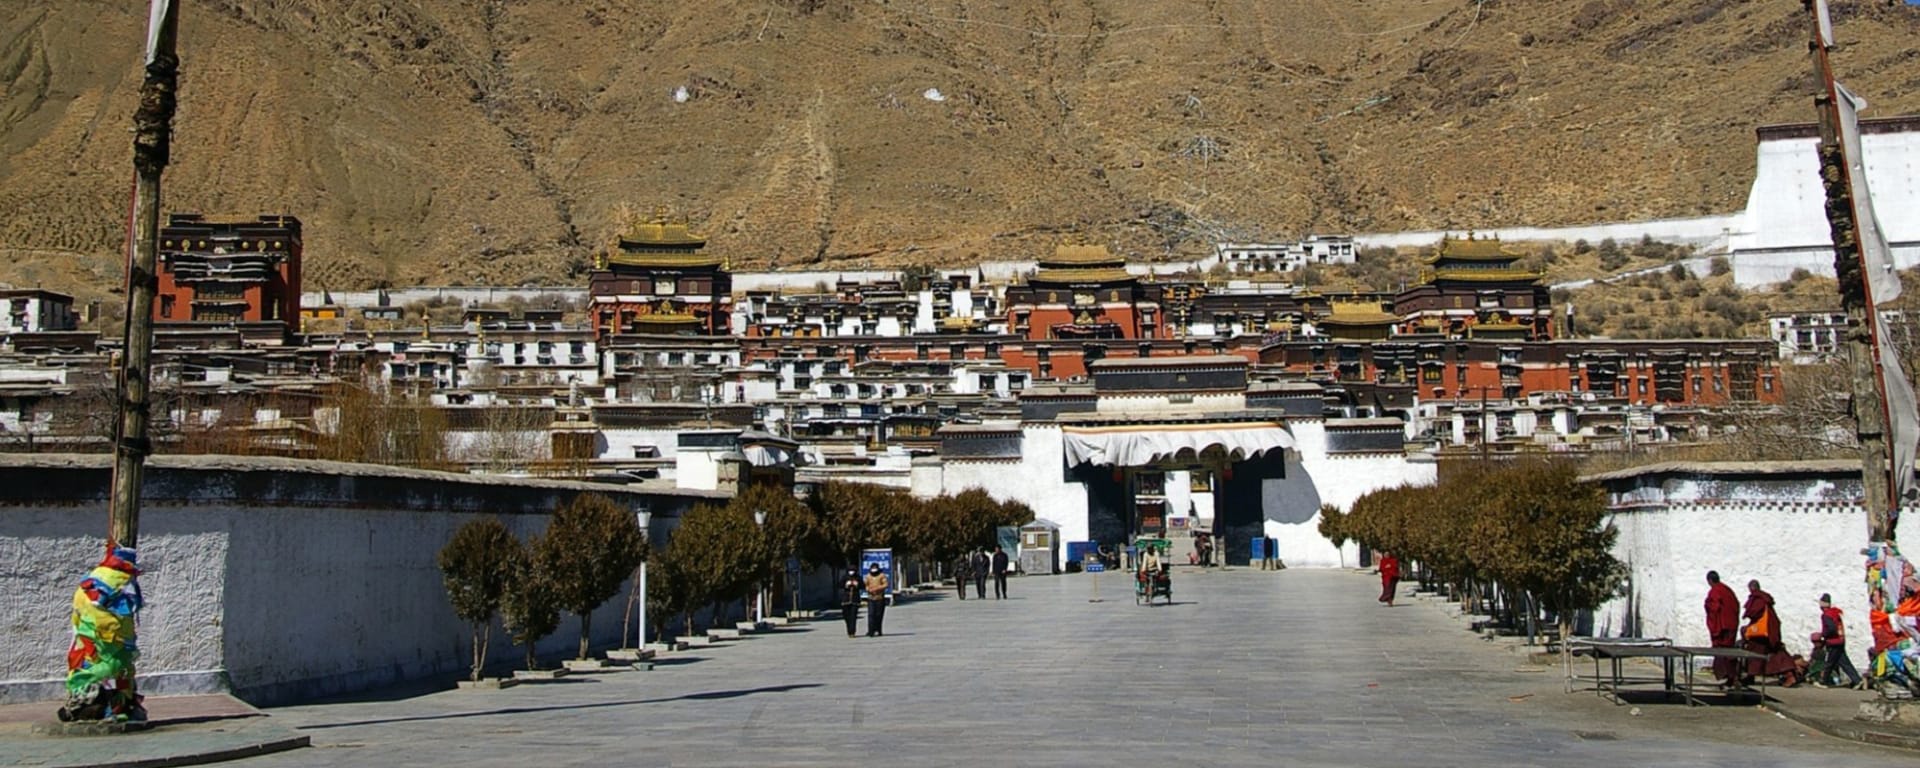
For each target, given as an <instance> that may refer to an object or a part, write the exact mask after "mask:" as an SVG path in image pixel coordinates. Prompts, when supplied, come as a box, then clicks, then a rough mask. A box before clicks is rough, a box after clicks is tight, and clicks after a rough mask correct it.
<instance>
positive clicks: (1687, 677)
mask: <svg viewBox="0 0 1920 768" xmlns="http://www.w3.org/2000/svg"><path fill="white" fill-rule="evenodd" d="M1568 645H1569V646H1570V647H1571V648H1570V652H1571V653H1572V654H1573V655H1575V656H1584V657H1588V658H1591V659H1593V676H1592V677H1591V678H1584V681H1585V682H1590V683H1591V684H1592V685H1591V687H1587V688H1581V689H1580V690H1591V691H1597V692H1599V694H1600V696H1601V697H1603V698H1606V699H1609V700H1611V701H1612V702H1613V703H1615V704H1624V703H1626V701H1625V700H1623V699H1622V698H1621V697H1620V694H1621V693H1622V691H1623V690H1625V689H1627V688H1629V687H1633V686H1652V685H1657V686H1659V687H1660V690H1661V692H1662V693H1664V694H1665V695H1666V696H1667V698H1668V699H1670V700H1671V699H1672V698H1674V697H1676V696H1677V697H1678V698H1679V699H1680V700H1681V701H1682V702H1684V703H1686V704H1687V705H1689V706H1703V705H1704V704H1705V702H1703V701H1701V700H1700V699H1699V696H1698V695H1697V694H1698V693H1699V692H1700V689H1701V688H1702V687H1704V686H1711V687H1712V689H1713V690H1714V691H1715V692H1720V691H1722V690H1724V691H1725V692H1726V693H1727V694H1728V695H1733V694H1735V693H1737V692H1739V691H1741V690H1743V689H1737V688H1736V689H1722V688H1721V687H1720V685H1719V684H1718V683H1706V684H1701V683H1698V682H1697V679H1696V675H1695V666H1696V665H1695V664H1694V661H1695V660H1696V659H1698V658H1700V657H1708V658H1715V659H1733V660H1735V661H1738V662H1742V663H1744V662H1747V661H1751V660H1754V659H1765V658H1766V656H1765V655H1763V654H1758V653H1754V652H1752V651H1747V650H1742V649H1740V648H1715V647H1704V646H1677V645H1673V644H1672V642H1671V641H1669V640H1666V639H1664V638H1656V639H1650V640H1641V639H1631V640H1618V641H1608V640H1601V639H1592V638H1588V639H1582V640H1575V641H1573V642H1571V643H1569V644H1568ZM1631 659H1646V660H1649V661H1657V662H1658V663H1659V664H1660V667H1661V674H1660V676H1659V677H1652V676H1636V675H1630V674H1628V673H1627V672H1626V671H1625V669H1624V668H1623V665H1624V663H1625V662H1626V661H1628V660H1631ZM1676 666H1678V667H1679V670H1676V669H1675V667H1676ZM1576 680H1582V678H1578V677H1576V676H1575V675H1574V674H1573V672H1572V670H1568V674H1567V690H1568V692H1572V691H1573V690H1574V688H1573V684H1574V682H1575V681H1576ZM1756 682H1758V683H1759V685H1760V688H1759V690H1758V691H1755V693H1756V694H1757V695H1758V696H1759V698H1760V699H1761V700H1762V701H1764V700H1766V696H1767V692H1766V679H1765V678H1764V677H1761V678H1757V679H1756ZM1744 690H1748V691H1752V689H1744Z"/></svg>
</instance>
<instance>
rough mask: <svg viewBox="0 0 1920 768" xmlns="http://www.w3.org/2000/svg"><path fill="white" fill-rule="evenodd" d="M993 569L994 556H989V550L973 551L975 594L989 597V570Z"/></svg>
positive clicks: (979, 596) (985, 597)
mask: <svg viewBox="0 0 1920 768" xmlns="http://www.w3.org/2000/svg"><path fill="white" fill-rule="evenodd" d="M992 569H993V558H990V557H987V551H986V550H984V549H976V550H974V551H973V596H974V597H977V598H980V599H982V600H985V599H987V572H988V571H990V570H992Z"/></svg>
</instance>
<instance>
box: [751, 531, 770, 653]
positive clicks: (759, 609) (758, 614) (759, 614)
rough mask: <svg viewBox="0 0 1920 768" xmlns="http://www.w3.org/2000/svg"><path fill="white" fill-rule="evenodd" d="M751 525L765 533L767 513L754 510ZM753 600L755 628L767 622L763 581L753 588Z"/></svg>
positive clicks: (765, 594) (764, 584)
mask: <svg viewBox="0 0 1920 768" xmlns="http://www.w3.org/2000/svg"><path fill="white" fill-rule="evenodd" d="M753 524H754V526H755V527H757V528H760V529H761V530H762V531H765V530H766V527H767V511H766V510H764V509H756V510H754V511H753ZM753 600H754V606H753V624H754V626H756V627H757V626H759V625H761V624H764V623H766V621H767V585H766V582H765V581H762V582H761V583H760V585H759V586H757V587H755V588H754V590H753Z"/></svg>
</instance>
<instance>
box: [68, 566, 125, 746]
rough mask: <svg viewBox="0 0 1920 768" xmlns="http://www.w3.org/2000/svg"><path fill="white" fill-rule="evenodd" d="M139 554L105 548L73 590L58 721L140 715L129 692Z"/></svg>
mask: <svg viewBox="0 0 1920 768" xmlns="http://www.w3.org/2000/svg"><path fill="white" fill-rule="evenodd" d="M138 559H139V558H138V555H137V554H136V553H135V552H134V551H133V550H132V549H129V548H126V547H111V546H110V547H109V548H108V550H107V555H106V557H105V558H104V559H102V560H101V561H100V564H99V565H98V566H95V567H94V569H93V570H92V571H91V572H89V573H88V574H87V577H86V578H85V579H81V580H80V586H79V588H77V589H75V590H74V591H73V644H72V645H70V646H68V648H67V704H66V706H64V707H61V708H60V713H59V714H60V719H61V720H69V721H71V720H144V719H146V710H145V709H144V708H142V707H141V706H140V696H139V695H138V694H137V693H135V692H134V686H133V669H134V662H135V661H136V660H137V659H138V658H139V656H140V650H139V647H138V646H137V645H136V644H135V643H134V636H135V634H136V633H135V626H134V625H135V622H136V619H135V617H136V616H137V615H138V614H139V613H140V608H141V607H142V606H143V605H144V601H143V600H142V599H141V597H140V582H139V577H140V567H139V565H138V564H137V563H138Z"/></svg>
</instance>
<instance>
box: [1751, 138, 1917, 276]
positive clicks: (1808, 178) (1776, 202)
mask: <svg viewBox="0 0 1920 768" xmlns="http://www.w3.org/2000/svg"><path fill="white" fill-rule="evenodd" d="M1819 146H1820V140H1819V139H1817V138H1801V139H1776V140H1772V141H1763V142H1760V145H1759V150H1758V159H1757V161H1756V164H1755V165H1756V170H1755V174H1754V179H1753V189H1752V190H1751V191H1750V192H1749V193H1748V195H1747V210H1746V213H1745V214H1744V215H1743V216H1742V218H1741V221H1740V223H1739V225H1738V228H1737V229H1736V231H1735V234H1734V236H1733V238H1732V241H1731V246H1732V249H1733V254H1734V256H1733V277H1734V282H1735V283H1737V284H1739V285H1740V286H1742V287H1753V286H1761V285H1769V284H1772V283H1777V282H1781V281H1783V280H1786V279H1788V277H1789V276H1790V275H1791V274H1792V273H1793V271H1794V270H1796V269H1805V270H1807V271H1809V272H1812V273H1814V274H1816V275H1827V276H1829V277H1831V276H1832V275H1833V250H1832V248H1833V232H1832V230H1831V229H1829V228H1828V226H1827V213H1826V204H1827V193H1826V190H1825V189H1824V188H1823V187H1821V185H1820V154H1819ZM1861 151H1862V153H1863V155H1864V157H1863V158H1862V160H1863V161H1864V162H1865V165H1866V169H1867V184H1868V186H1869V187H1871V188H1872V191H1873V203H1874V210H1875V211H1876V212H1877V214H1878V215H1877V218H1878V219H1879V221H1880V226H1881V228H1882V230H1883V231H1884V232H1885V234H1886V238H1887V241H1888V242H1889V243H1891V244H1893V246H1894V261H1895V263H1896V264H1897V265H1898V266H1899V267H1900V268H1902V269H1904V268H1907V267H1911V266H1914V265H1915V264H1920V217H1916V216H1915V215H1914V212H1915V211H1917V210H1920V133H1875V134H1867V135H1865V136H1862V137H1861Z"/></svg>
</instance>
